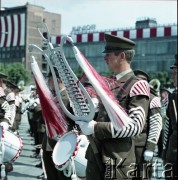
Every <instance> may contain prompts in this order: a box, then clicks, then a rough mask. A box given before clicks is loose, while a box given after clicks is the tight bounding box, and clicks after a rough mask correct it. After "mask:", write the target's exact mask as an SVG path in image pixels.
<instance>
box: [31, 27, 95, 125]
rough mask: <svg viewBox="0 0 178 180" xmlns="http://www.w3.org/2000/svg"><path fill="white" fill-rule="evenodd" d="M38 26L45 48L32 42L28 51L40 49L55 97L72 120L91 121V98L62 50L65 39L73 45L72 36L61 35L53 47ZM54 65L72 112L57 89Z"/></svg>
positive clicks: (92, 110) (93, 109)
mask: <svg viewBox="0 0 178 180" xmlns="http://www.w3.org/2000/svg"><path fill="white" fill-rule="evenodd" d="M45 26H46V25H44V27H45ZM40 27H41V26H40ZM40 27H38V31H39V33H40V35H41V36H42V39H43V42H45V43H48V45H47V49H45V50H42V49H41V48H39V47H38V46H36V45H34V44H30V45H29V51H30V52H32V51H33V50H34V49H36V50H38V51H40V53H41V54H42V55H43V56H44V58H45V60H46V61H47V63H48V65H49V67H50V70H51V73H52V76H53V80H54V88H55V91H56V94H57V99H58V101H59V104H60V106H61V108H62V110H63V111H64V113H65V114H66V115H67V116H68V117H69V118H70V119H72V120H74V121H79V120H82V121H87V122H88V121H91V120H92V119H93V118H94V115H95V108H94V104H93V102H92V100H91V97H90V95H89V94H88V92H87V91H86V89H85V88H84V86H83V85H82V83H81V82H80V81H79V80H78V78H77V76H76V75H75V74H74V72H73V71H72V69H71V68H70V66H69V64H68V62H67V60H66V58H65V55H64V52H63V45H64V43H65V41H68V42H70V43H71V44H72V45H73V40H72V38H71V37H69V36H63V37H62V38H61V44H60V46H59V47H56V48H53V46H52V44H51V43H50V42H49V37H48V39H46V38H45V37H44V36H43V35H42V33H41V30H40ZM42 27H43V26H42ZM46 30H47V33H48V36H49V32H48V29H47V26H46ZM33 58H34V57H33ZM54 66H55V67H56V69H57V71H58V73H59V76H60V79H61V81H62V83H63V84H64V86H65V89H66V92H67V94H68V98H69V102H70V105H71V107H72V109H73V112H74V114H72V113H71V112H69V111H68V109H67V107H66V106H65V105H64V103H63V100H62V97H61V94H60V93H61V92H60V90H59V87H58V83H57V77H56V74H55V71H54Z"/></svg>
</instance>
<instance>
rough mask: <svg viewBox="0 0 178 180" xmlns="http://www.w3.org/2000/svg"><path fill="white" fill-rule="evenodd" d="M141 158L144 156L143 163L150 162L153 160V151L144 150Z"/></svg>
mask: <svg viewBox="0 0 178 180" xmlns="http://www.w3.org/2000/svg"><path fill="white" fill-rule="evenodd" d="M143 156H144V160H145V161H151V160H152V158H153V151H150V150H145V152H144V155H143Z"/></svg>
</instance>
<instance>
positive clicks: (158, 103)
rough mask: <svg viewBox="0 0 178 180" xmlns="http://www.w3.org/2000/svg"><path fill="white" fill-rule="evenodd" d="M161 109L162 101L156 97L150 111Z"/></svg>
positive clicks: (152, 101) (151, 103)
mask: <svg viewBox="0 0 178 180" xmlns="http://www.w3.org/2000/svg"><path fill="white" fill-rule="evenodd" d="M153 108H161V101H160V98H159V97H154V98H153V99H152V100H151V102H150V109H153Z"/></svg>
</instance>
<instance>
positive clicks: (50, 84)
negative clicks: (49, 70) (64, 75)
mask: <svg viewBox="0 0 178 180" xmlns="http://www.w3.org/2000/svg"><path fill="white" fill-rule="evenodd" d="M57 83H58V86H59V89H61V88H63V84H62V81H61V79H60V78H59V77H58V78H57ZM48 86H49V89H50V90H51V92H52V93H53V95H55V94H56V93H55V86H54V80H53V77H52V76H51V77H49V79H48Z"/></svg>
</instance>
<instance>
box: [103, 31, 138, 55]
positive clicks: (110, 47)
mask: <svg viewBox="0 0 178 180" xmlns="http://www.w3.org/2000/svg"><path fill="white" fill-rule="evenodd" d="M105 40H106V46H105V50H104V51H103V53H110V52H115V51H125V50H132V49H134V47H135V42H133V41H132V40H130V39H128V38H125V37H119V36H113V35H111V34H105Z"/></svg>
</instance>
